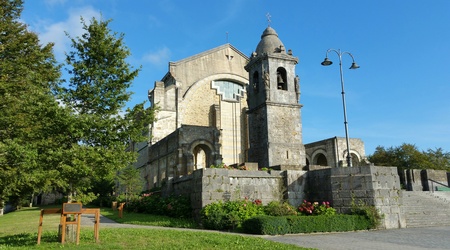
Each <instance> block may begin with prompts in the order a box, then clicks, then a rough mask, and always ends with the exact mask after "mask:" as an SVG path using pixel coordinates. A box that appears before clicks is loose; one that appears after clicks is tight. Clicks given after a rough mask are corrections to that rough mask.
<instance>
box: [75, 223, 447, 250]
mask: <svg viewBox="0 0 450 250" xmlns="http://www.w3.org/2000/svg"><path fill="white" fill-rule="evenodd" d="M93 221H94V217H93V215H92V216H91V215H83V216H82V221H81V223H82V225H93ZM106 227H114V228H155V229H156V228H157V229H168V230H173V229H175V230H190V231H205V230H198V229H180V228H166V227H155V226H140V225H131V224H120V223H116V222H115V221H113V220H110V219H108V218H106V217H104V216H101V218H100V230H101V228H106ZM209 232H211V231H209ZM213 232H215V231H213ZM250 236H251V235H250ZM253 236H254V235H253ZM258 237H262V238H264V239H267V240H271V241H277V242H283V243H288V244H294V245H298V246H302V247H310V248H317V249H323V250H334V249H339V250H342V249H346V250H350V249H364V250H372V249H377V250H378V249H382V250H390V249H395V250H399V249H408V250H418V249H450V226H448V227H426V228H404V229H390V230H374V231H359V232H344V233H321V234H296V235H278V236H258Z"/></svg>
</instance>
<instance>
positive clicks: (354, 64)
mask: <svg viewBox="0 0 450 250" xmlns="http://www.w3.org/2000/svg"><path fill="white" fill-rule="evenodd" d="M350 69H359V65H358V64H356V63H355V62H352V66H350Z"/></svg>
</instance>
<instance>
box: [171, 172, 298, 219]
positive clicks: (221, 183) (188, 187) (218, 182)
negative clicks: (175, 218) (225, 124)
mask: <svg viewBox="0 0 450 250" xmlns="http://www.w3.org/2000/svg"><path fill="white" fill-rule="evenodd" d="M305 178H306V171H294V170H289V171H270V172H266V171H242V170H228V169H218V168H206V169H199V170H196V171H194V173H193V174H192V175H190V176H184V177H182V178H177V179H172V180H171V181H169V183H168V184H169V185H167V187H166V191H165V193H166V194H167V192H168V191H169V193H174V194H177V195H189V196H190V198H191V204H192V206H193V208H194V211H195V213H196V214H197V215H198V212H199V211H200V210H201V209H202V207H204V206H206V205H208V204H210V203H213V202H217V201H229V200H243V199H246V198H247V199H249V200H256V199H259V200H261V201H262V203H263V204H268V203H269V202H271V201H285V200H287V201H288V202H289V203H290V204H291V205H294V206H298V205H299V204H300V203H301V202H302V201H303V199H304V188H305V185H306V180H305Z"/></svg>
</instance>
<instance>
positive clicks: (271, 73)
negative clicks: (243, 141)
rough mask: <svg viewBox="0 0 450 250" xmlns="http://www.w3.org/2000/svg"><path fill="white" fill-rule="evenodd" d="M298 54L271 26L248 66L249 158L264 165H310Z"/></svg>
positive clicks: (295, 167)
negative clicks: (306, 149)
mask: <svg viewBox="0 0 450 250" xmlns="http://www.w3.org/2000/svg"><path fill="white" fill-rule="evenodd" d="M297 63H298V58H297V57H294V56H293V55H292V51H291V50H288V51H286V49H285V47H284V45H283V43H282V42H281V40H280V39H279V38H278V34H277V33H276V31H275V30H274V29H273V28H271V27H270V26H269V27H267V28H266V29H265V30H264V32H263V34H262V35H261V41H260V42H259V44H258V46H257V47H256V51H255V52H253V53H252V55H251V57H250V60H249V62H248V64H247V65H246V66H245V69H246V70H247V72H248V73H249V80H250V83H249V85H248V88H249V89H248V92H247V102H248V112H247V114H248V129H249V143H250V147H249V151H248V161H250V162H258V166H259V167H260V168H263V167H277V166H280V168H288V169H301V168H302V167H303V166H305V165H306V157H305V147H304V145H303V142H302V124H301V113H300V109H301V107H302V105H300V104H299V101H300V100H299V99H300V79H299V77H298V76H297V75H296V74H295V65H296V64H297Z"/></svg>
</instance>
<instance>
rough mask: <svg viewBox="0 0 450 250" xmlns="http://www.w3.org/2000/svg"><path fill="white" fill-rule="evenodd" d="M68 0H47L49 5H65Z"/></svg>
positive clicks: (46, 2)
mask: <svg viewBox="0 0 450 250" xmlns="http://www.w3.org/2000/svg"><path fill="white" fill-rule="evenodd" d="M66 2H67V0H45V4H46V5H47V6H55V5H64V4H65V3H66Z"/></svg>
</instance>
